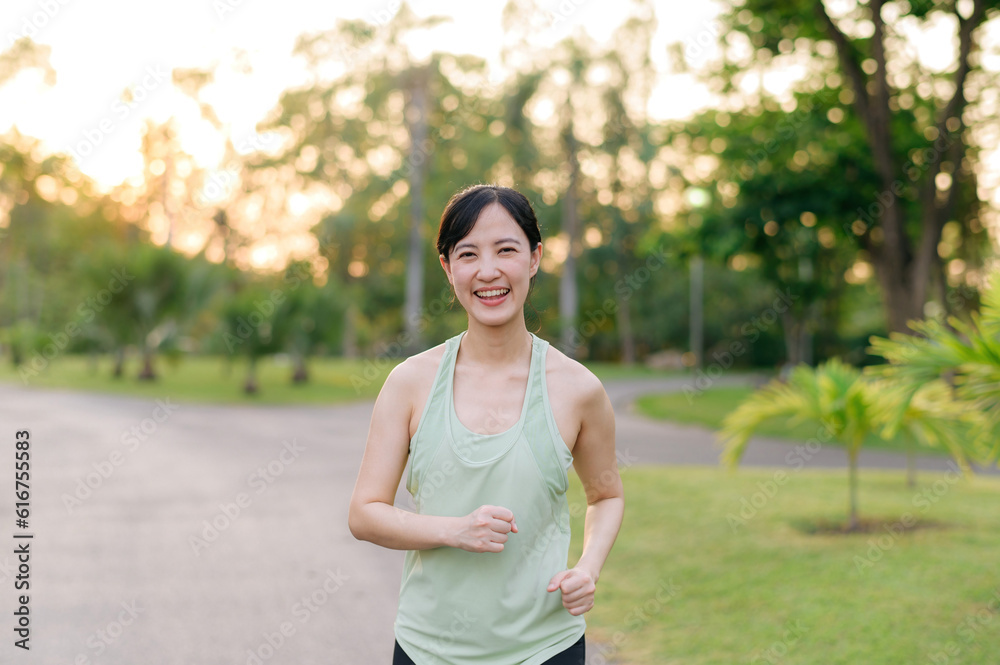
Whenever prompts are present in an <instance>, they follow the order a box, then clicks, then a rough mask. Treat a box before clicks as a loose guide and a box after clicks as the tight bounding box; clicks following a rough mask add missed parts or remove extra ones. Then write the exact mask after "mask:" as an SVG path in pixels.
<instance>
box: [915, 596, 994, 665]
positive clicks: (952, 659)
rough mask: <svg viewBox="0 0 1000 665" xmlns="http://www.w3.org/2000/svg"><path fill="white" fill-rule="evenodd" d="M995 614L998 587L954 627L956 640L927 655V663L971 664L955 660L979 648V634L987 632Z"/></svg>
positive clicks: (964, 660)
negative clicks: (983, 602)
mask: <svg viewBox="0 0 1000 665" xmlns="http://www.w3.org/2000/svg"><path fill="white" fill-rule="evenodd" d="M997 613H1000V586H998V587H996V588H995V589H993V595H992V596H991V597H990V599H989V600H988V601H986V604H985V605H984V606H983V607H981V608H980V609H979V610H978V611H976V612H975V613H973V614H969V615H966V617H965V618H964V619H962V620H961V621H960V622H959V623H958V625H956V626H955V633H956V634H957V635H958V638H957V639H954V640H949V641H948V642H947V643H946V644H945V645H944V646H943V647H942V648H941V649H939V650H938V651H935V652H933V653H930V654H928V655H927V662H928V663H931V664H932V665H953V664H956V665H957V663H968V662H971V661H969V660H966V659H964V658H963V659H962V660H956V659H957V658H958V657H959V656H962V655H963V654H965V655H969V654H970V653H972V652H974V651H976V650H978V649H979V648H980V647H979V639H978V638H979V636H980V633H982V632H983V631H985V630H989V626H990V624H992V623H993V620H994V619H995V618H996V615H997ZM994 629H995V626H994ZM981 662H986V661H981Z"/></svg>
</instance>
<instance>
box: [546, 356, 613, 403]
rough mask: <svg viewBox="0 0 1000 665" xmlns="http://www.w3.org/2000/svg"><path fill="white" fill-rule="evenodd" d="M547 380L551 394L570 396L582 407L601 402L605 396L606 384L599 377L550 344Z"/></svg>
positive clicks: (547, 357)
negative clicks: (596, 401)
mask: <svg viewBox="0 0 1000 665" xmlns="http://www.w3.org/2000/svg"><path fill="white" fill-rule="evenodd" d="M545 378H546V381H547V382H548V385H549V387H550V390H549V393H550V394H552V393H555V394H558V395H560V396H568V397H570V398H571V399H572V400H573V401H574V402H576V403H577V404H580V405H586V404H588V403H592V402H593V401H594V400H601V399H602V398H603V397H604V395H605V391H604V384H602V383H601V380H600V379H598V378H597V375H595V374H594V373H593V372H592V371H590V370H589V369H587V367H586V366H585V365H584V364H583V363H581V362H579V361H578V360H574V359H573V358H570V357H569V356H567V355H566V354H565V353H563V352H562V351H560V350H559V349H557V348H556V346H555V345H554V344H549V350H548V353H547V354H546V359H545Z"/></svg>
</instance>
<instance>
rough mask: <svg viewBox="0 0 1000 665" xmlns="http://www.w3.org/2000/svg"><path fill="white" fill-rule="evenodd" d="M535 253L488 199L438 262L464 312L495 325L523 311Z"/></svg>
mask: <svg viewBox="0 0 1000 665" xmlns="http://www.w3.org/2000/svg"><path fill="white" fill-rule="evenodd" d="M541 257H542V246H541V244H539V245H538V246H537V247H536V248H535V251H531V248H530V247H529V243H528V236H526V235H525V233H524V231H522V230H521V227H520V226H518V225H517V222H515V221H514V218H513V217H511V216H510V213H508V212H507V210H506V209H505V208H504V207H503V206H502V205H500V204H498V203H492V204H490V205H488V206H486V207H485V208H483V210H482V212H480V213H479V218H478V219H477V220H476V223H475V224H474V225H473V227H472V230H471V231H470V232H469V234H468V235H467V236H465V237H464V238H462V239H461V240H459V241H458V242H457V243H455V246H454V247H453V248H452V250H451V254H450V256H448V261H445V257H443V256H442V257H441V266H442V267H443V268H444V271H445V273H446V274H447V275H448V281H449V282H451V285H452V286H453V287H454V289H455V297H456V298H458V302H459V303H461V304H462V307H464V308H465V311H466V312H468V313H469V316H471V317H475V318H476V319H477V320H479V321H481V322H482V323H484V324H486V325H500V324H503V323H506V322H508V321H509V320H510V319H511V318H512V317H514V316H523V311H524V309H523V308H524V301H525V299H526V298H527V297H528V286H529V285H530V280H531V278H532V277H533V276H534V274H535V273H536V272H538V262H539V261H540V260H541Z"/></svg>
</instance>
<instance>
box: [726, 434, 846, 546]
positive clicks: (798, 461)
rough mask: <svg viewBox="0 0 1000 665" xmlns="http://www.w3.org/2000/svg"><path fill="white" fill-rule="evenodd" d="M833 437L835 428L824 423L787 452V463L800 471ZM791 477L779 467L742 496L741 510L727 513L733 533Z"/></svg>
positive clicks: (762, 506) (744, 524)
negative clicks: (832, 428) (805, 439)
mask: <svg viewBox="0 0 1000 665" xmlns="http://www.w3.org/2000/svg"><path fill="white" fill-rule="evenodd" d="M832 438H833V430H831V429H830V427H829V425H826V424H824V425H821V426H820V428H819V429H818V430H817V431H816V436H815V437H813V438H810V439H808V440H807V441H806V442H805V443H804V444H799V445H796V446H795V447H794V448H793V449H792V450H790V451H788V453H786V454H785V464H787V465H788V466H789V467H791V468H792V472H791V473H792V474H795V473H798V472H799V471H801V470H802V469H803V468H805V465H806V462H808V461H809V460H811V459H812V458H813V457H815V456H816V455H817V454H819V451H820V450H822V448H823V445H824V444H826V443H829V441H830V439H832ZM790 478H791V476H790V475H789V473H787V472H786V471H785V470H784V469H777V470H776V471H775V472H774V473H773V474H772V475H771V478H770V480H765V481H759V482H758V483H757V491H756V492H753V493H752V494H751V495H750V496H749V497H746V496H742V497H740V500H739V502H738V503H739V507H740V508H739V510H738V511H737V512H735V513H733V512H730V513H727V514H726V521H727V522H728V523H729V526H730V528H731V529H732V530H733V533H736V532H738V531H739V529H740V527H744V526H746V525H747V523H748V522H749V521H750V520H752V519H753V518H754V517H756V516H757V514H758V513H759V512H760V511H761V510H763V509H764V507H765V506H766V505H767V504H768V503H770V501H771V499H773V498H774V497H776V496H777V495H778V492H780V491H781V488H782V487H784V486H785V485H786V484H787V483H788V481H789V480H790Z"/></svg>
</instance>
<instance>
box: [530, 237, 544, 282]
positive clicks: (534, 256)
mask: <svg viewBox="0 0 1000 665" xmlns="http://www.w3.org/2000/svg"><path fill="white" fill-rule="evenodd" d="M541 262H542V243H538V244H537V245H535V249H533V250H531V266H530V267H529V269H528V276H529V277H534V276H535V273H536V272H538V266H539V264H540V263H541Z"/></svg>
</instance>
